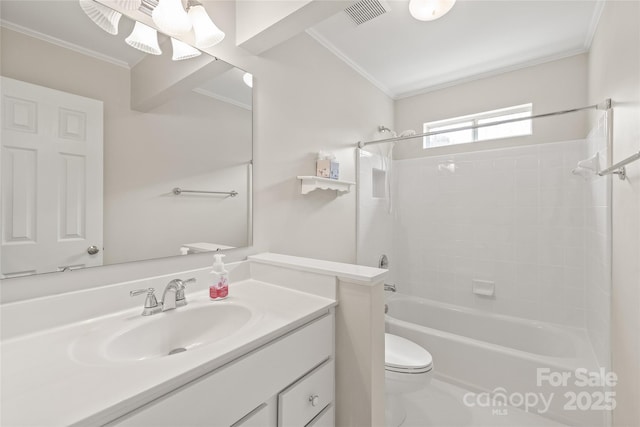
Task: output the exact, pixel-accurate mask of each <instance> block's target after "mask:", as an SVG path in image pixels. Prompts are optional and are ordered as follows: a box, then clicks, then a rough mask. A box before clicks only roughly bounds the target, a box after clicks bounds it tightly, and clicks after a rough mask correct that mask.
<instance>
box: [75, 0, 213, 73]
mask: <svg viewBox="0 0 640 427" xmlns="http://www.w3.org/2000/svg"><path fill="white" fill-rule="evenodd" d="M78 1H79V3H80V7H81V8H82V10H83V11H84V12H85V13H86V14H87V16H88V17H89V18H91V20H92V21H93V22H95V23H96V24H97V25H98V26H99V27H100V28H102V29H103V30H105V31H106V32H108V33H109V34H113V35H115V34H118V23H119V21H120V18H121V17H122V14H121V13H120V12H118V11H115V10H113V9H111V8H109V7H107V6H105V5H103V4H101V3H98V2H96V1H95V0H78ZM111 1H113V2H114V4H116V5H118V6H119V7H121V8H122V9H126V10H135V9H137V10H139V11H141V12H142V13H144V14H146V15H149V16H151V19H152V20H153V23H154V24H155V25H156V26H157V27H158V28H159V29H160V30H161V31H162V32H164V33H166V34H168V35H169V36H171V45H172V46H173V56H172V59H173V60H174V61H180V60H183V59H189V58H194V57H196V56H199V55H200V54H201V53H202V52H200V51H199V50H198V49H196V48H195V47H193V46H190V45H188V44H186V43H184V42H181V41H179V40H177V39H174V37H178V36H183V35H186V34H187V33H189V32H191V30H192V29H193V33H194V39H195V45H196V47H197V48H199V49H206V48H209V47H211V46H214V45H216V44H218V43H220V42H221V41H222V40H223V39H224V37H225V34H224V32H223V31H222V30H220V28H218V27H217V26H216V24H214V23H213V21H212V20H211V18H210V17H209V15H208V14H207V11H206V10H205V8H204V6H203V5H202V3H200V2H199V1H197V0H187V8H186V10H185V8H184V7H183V3H182V1H183V0H111ZM125 41H126V42H127V44H128V45H130V46H132V47H134V48H136V49H139V50H141V51H142V52H145V53H149V54H152V55H160V54H162V51H161V50H160V46H159V45H158V33H157V31H156V30H155V29H153V28H151V27H149V26H147V25H145V24H142V23H141V22H137V21H136V24H135V27H134V28H133V31H132V32H131V34H130V35H129V37H127V38H126V39H125Z"/></svg>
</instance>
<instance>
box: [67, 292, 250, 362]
mask: <svg viewBox="0 0 640 427" xmlns="http://www.w3.org/2000/svg"><path fill="white" fill-rule="evenodd" d="M251 317H252V311H251V310H250V309H249V308H247V307H244V306H241V305H231V304H219V303H216V304H210V305H202V306H196V307H190V306H187V307H181V308H178V309H176V310H170V311H166V312H162V313H158V314H154V315H151V316H146V317H142V316H139V317H135V318H131V317H129V318H127V319H124V320H120V321H116V322H115V324H113V323H112V322H110V323H109V324H108V325H105V326H103V327H99V328H98V329H95V330H93V331H91V332H89V333H87V334H86V335H85V336H83V337H81V338H80V339H79V340H77V341H76V342H75V343H74V344H73V346H72V354H73V355H74V356H75V357H76V358H77V359H78V360H79V361H85V362H92V361H94V362H98V361H112V362H127V361H141V360H148V359H157V358H161V357H167V356H173V355H174V354H179V353H183V352H185V351H190V350H192V349H194V348H197V347H199V346H201V345H204V344H209V343H212V342H217V341H219V340H221V339H224V338H226V337H228V336H231V335H233V334H235V333H236V332H238V331H239V330H240V329H242V327H243V326H245V325H246V324H247V323H248V322H249V320H250V319H251Z"/></svg>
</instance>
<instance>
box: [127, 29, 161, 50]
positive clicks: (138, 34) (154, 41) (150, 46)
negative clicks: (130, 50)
mask: <svg viewBox="0 0 640 427" xmlns="http://www.w3.org/2000/svg"><path fill="white" fill-rule="evenodd" d="M125 42H126V43H127V44H128V45H129V46H131V47H135V48H136V49H138V50H141V51H143V52H144V53H150V54H151V55H160V54H161V53H162V51H161V50H160V46H158V32H157V31H156V30H154V29H153V28H151V27H149V26H148V25H145V24H143V23H142V22H138V21H136V25H135V26H134V27H133V31H132V32H131V34H130V35H129V37H127V38H126V39H125Z"/></svg>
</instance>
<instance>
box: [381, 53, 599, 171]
mask: <svg viewBox="0 0 640 427" xmlns="http://www.w3.org/2000/svg"><path fill="white" fill-rule="evenodd" d="M586 90H587V56H586V55H584V54H582V55H576V56H572V57H569V58H565V59H561V60H557V61H552V62H547V63H544V64H540V65H536V66H533V67H527V68H523V69H520V70H516V71H511V72H507V73H503V74H499V75H496V76H492V77H487V78H482V79H479V80H474V81H471V82H468V83H463V84H459V85H456V86H452V87H448V88H444V89H440V90H436V91H433V92H427V93H425V94H422V95H416V96H412V97H409V98H404V99H400V100H398V101H396V108H395V118H396V131H398V132H400V131H403V130H406V129H413V130H415V131H416V132H418V133H420V132H422V125H423V123H425V122H429V121H434V120H441V119H448V118H451V117H457V116H463V115H467V114H473V113H479V112H483V111H490V110H496V109H499V108H504V107H510V106H514V105H520V104H526V103H529V102H532V103H533V114H541V113H548V112H552V111H558V110H564V109H569V108H576V107H583V106H585V105H586V102H587V96H586ZM586 121H587V117H586V115H585V114H582V113H576V114H571V115H565V116H562V117H552V118H544V119H538V120H534V121H533V136H527V137H519V138H509V139H505V140H498V141H486V142H479V143H475V144H474V148H473V149H474V150H478V149H493V148H503V147H506V146H510V145H518V144H523V143H524V144H531V143H538V142H555V141H566V140H571V139H579V138H584V137H585V136H586V132H587V126H586ZM468 150H469V148H468V147H465V146H457V147H456V146H452V147H438V148H433V149H430V150H428V151H425V150H423V149H422V139H420V138H418V139H415V140H411V141H410V142H403V143H400V144H398V146H397V147H396V149H395V150H394V158H396V159H406V158H412V157H421V156H438V155H442V154H448V153H454V152H464V151H468Z"/></svg>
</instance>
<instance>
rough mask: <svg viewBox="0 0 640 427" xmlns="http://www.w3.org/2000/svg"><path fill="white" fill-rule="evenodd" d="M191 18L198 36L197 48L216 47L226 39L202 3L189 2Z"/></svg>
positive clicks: (191, 0)
mask: <svg viewBox="0 0 640 427" xmlns="http://www.w3.org/2000/svg"><path fill="white" fill-rule="evenodd" d="M187 8H188V10H189V12H188V14H189V18H190V19H191V23H192V24H193V32H194V34H195V36H196V47H197V48H199V49H206V48H208V47H211V46H215V45H217V44H218V43H220V42H221V41H222V39H224V36H225V34H224V32H223V31H222V30H220V28H218V27H217V26H216V24H214V23H213V21H212V20H211V18H210V17H209V15H208V14H207V11H206V10H205V9H204V6H202V3H200V2H198V1H195V0H189V3H188V5H187Z"/></svg>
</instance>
